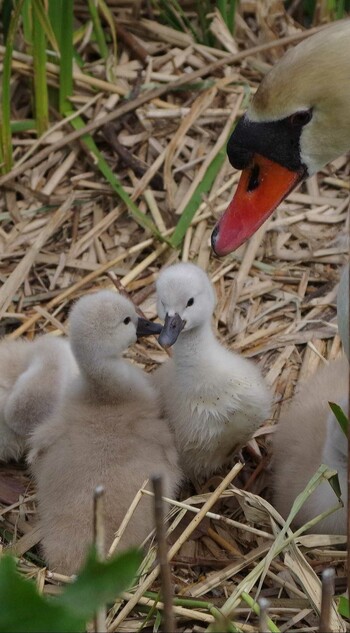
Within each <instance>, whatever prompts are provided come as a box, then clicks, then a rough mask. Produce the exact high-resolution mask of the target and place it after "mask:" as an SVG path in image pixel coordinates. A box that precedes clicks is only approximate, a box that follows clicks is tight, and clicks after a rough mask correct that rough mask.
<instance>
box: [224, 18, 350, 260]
mask: <svg viewBox="0 0 350 633" xmlns="http://www.w3.org/2000/svg"><path fill="white" fill-rule="evenodd" d="M349 60H350V20H343V21H340V22H337V23H336V24H333V25H332V26H330V27H329V28H327V29H324V30H322V31H320V32H319V33H317V34H316V35H314V36H312V37H310V38H309V39H307V40H305V41H303V42H302V43H300V44H299V45H298V46H296V47H295V48H293V49H290V50H288V51H287V53H286V54H285V55H284V57H282V59H281V60H280V61H279V62H278V63H277V64H276V65H275V66H274V67H273V68H272V69H271V71H270V72H269V73H268V74H267V75H266V77H265V78H264V79H263V81H262V83H261V84H260V86H259V89H258V90H257V92H256V94H255V96H254V98H253V100H252V103H251V105H250V107H249V109H248V111H247V112H246V113H245V114H244V116H243V117H242V118H241V119H240V121H239V123H238V124H237V126H236V128H235V130H234V132H233V134H232V136H231V138H230V139H229V142H228V145H227V153H228V157H229V160H230V162H231V164H232V165H233V167H235V168H236V169H242V170H243V172H242V175H241V178H240V181H239V184H238V188H237V191H236V194H235V196H234V198H233V200H232V202H231V203H230V204H229V206H228V208H227V210H226V211H225V213H224V214H223V216H222V217H221V218H220V220H219V221H218V223H217V225H216V227H215V229H214V231H213V234H212V246H213V249H214V251H215V253H216V254H217V255H220V256H221V255H226V254H227V253H230V252H231V251H233V250H235V249H236V248H237V247H238V246H240V245H241V244H242V243H243V242H244V241H245V240H246V239H248V238H249V237H250V236H251V235H252V234H253V233H254V232H255V231H256V230H257V229H258V228H259V226H260V225H261V224H262V223H263V222H264V221H265V220H266V219H267V218H268V217H269V215H270V214H271V213H272V212H273V211H274V209H275V208H276V207H277V206H278V204H279V203H280V202H281V201H282V200H283V199H284V198H285V197H286V196H287V195H288V193H289V192H290V191H291V190H292V189H293V188H294V187H295V186H296V185H297V184H298V183H299V182H300V180H302V179H303V178H307V177H308V176H311V175H312V174H314V173H316V172H317V171H318V170H319V169H321V168H322V167H324V165H326V164H327V163H329V162H330V161H332V160H334V159H335V158H337V157H338V156H341V155H342V154H344V153H345V152H346V151H348V150H349V148H350V62H349Z"/></svg>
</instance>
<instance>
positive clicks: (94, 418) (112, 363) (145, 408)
mask: <svg viewBox="0 0 350 633" xmlns="http://www.w3.org/2000/svg"><path fill="white" fill-rule="evenodd" d="M138 325H139V326H141V327H142V326H143V325H144V323H143V321H142V320H140V319H139V320H138V317H137V314H136V312H135V309H134V306H133V305H132V303H131V302H130V301H129V300H128V299H126V298H125V297H123V296H121V295H118V294H117V293H115V292H111V291H108V290H104V291H100V292H97V293H96V294H92V295H89V296H86V297H84V298H82V299H80V300H79V301H78V302H77V303H76V305H75V306H74V308H73V309H72V312H71V315H70V341H71V346H72V349H73V353H74V355H75V357H76V360H77V362H78V365H79V368H80V372H81V375H80V376H79V377H78V378H77V380H76V381H75V382H74V383H73V384H72V388H71V390H70V391H69V392H66V396H65V398H64V400H63V401H62V403H61V406H60V408H59V410H58V411H57V412H56V413H55V415H53V416H52V418H51V419H50V420H49V421H48V422H47V423H45V424H43V425H41V426H40V427H38V428H37V429H36V430H35V432H34V434H33V436H32V438H31V447H32V450H31V453H30V454H29V462H30V463H31V468H32V471H33V473H34V476H35V479H36V483H37V497H38V509H39V516H40V526H41V533H42V546H43V551H44V556H45V558H46V561H47V562H48V564H49V566H50V568H51V569H55V570H57V571H60V572H63V573H66V574H71V573H74V572H76V571H77V569H78V568H79V566H80V565H81V563H82V561H83V560H84V557H85V555H86V551H87V548H88V547H89V545H90V544H91V542H92V538H93V492H94V489H95V487H96V486H98V485H102V486H103V487H104V489H105V497H104V522H105V531H106V547H107V548H109V546H110V545H111V543H112V541H113V537H114V534H115V531H116V530H117V529H118V527H119V525H120V523H121V521H122V519H123V518H124V515H125V513H126V511H127V509H128V507H129V505H130V503H131V502H132V500H133V498H134V496H135V494H136V492H137V491H138V489H139V488H140V487H141V485H142V483H143V482H144V480H145V479H147V478H148V477H150V476H151V475H152V474H153V473H157V474H160V475H162V476H163V478H164V493H165V495H166V496H170V497H171V496H173V495H174V494H175V491H176V488H177V485H178V483H179V481H180V478H181V473H180V470H179V468H178V465H177V454H176V450H175V447H174V440H173V438H172V435H171V433H170V431H169V429H168V427H167V424H166V423H165V421H164V420H163V419H162V418H161V416H160V413H159V407H158V404H157V398H156V393H155V390H154V388H153V387H152V384H151V381H150V379H149V377H148V376H147V374H145V373H144V372H143V371H141V370H140V369H138V368H137V367H135V366H133V365H132V364H131V363H129V362H128V361H126V360H123V358H122V353H123V351H124V350H126V349H127V347H128V346H129V345H132V344H133V343H135V341H136V332H137V329H138ZM142 329H143V328H142ZM146 329H147V333H151V331H152V330H151V329H150V328H149V327H147V328H146ZM156 331H159V329H157V328H156ZM152 526H153V510H152V499H151V498H149V497H147V498H143V499H142V500H141V502H140V505H139V506H138V508H137V510H136V512H135V514H134V515H133V517H132V519H131V522H130V523H129V525H128V527H127V530H126V532H125V533H124V535H123V537H122V539H121V541H120V545H121V547H128V546H131V545H139V544H141V542H142V541H143V539H144V538H145V537H146V536H147V534H148V533H149V532H150V531H151V530H152Z"/></svg>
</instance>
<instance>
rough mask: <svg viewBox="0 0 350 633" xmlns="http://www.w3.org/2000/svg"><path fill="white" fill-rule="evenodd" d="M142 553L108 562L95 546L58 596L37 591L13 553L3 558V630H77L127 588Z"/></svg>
mask: <svg viewBox="0 0 350 633" xmlns="http://www.w3.org/2000/svg"><path fill="white" fill-rule="evenodd" d="M141 559H142V556H141V553H140V552H138V551H136V550H131V551H128V552H125V553H123V554H120V555H119V556H116V557H114V558H111V559H109V560H107V561H103V562H100V561H99V560H97V558H96V553H95V549H94V548H93V549H92V550H91V552H90V553H89V556H88V558H87V561H86V563H85V565H84V567H83V568H82V570H81V572H80V573H79V574H78V576H77V578H76V580H75V581H74V582H73V583H72V584H70V585H67V587H66V588H65V589H64V591H63V592H62V594H60V595H59V596H57V597H56V598H51V597H46V596H43V595H41V594H39V592H38V591H37V588H36V585H35V583H34V582H33V581H31V580H26V579H25V578H23V576H21V574H19V573H18V571H17V569H16V563H15V561H14V559H13V558H12V557H11V556H7V555H5V556H3V557H2V558H1V559H0V605H1V608H0V633H5V631H6V632H8V633H20V632H22V631H26V633H42V632H44V631H47V633H54V632H55V633H66V632H67V633H68V632H69V631H70V632H72V633H78V632H80V631H84V630H85V628H86V623H87V622H88V621H89V620H90V619H91V618H92V617H93V615H94V613H95V612H96V610H97V609H98V608H99V607H100V606H102V605H103V604H105V603H106V602H108V601H110V600H112V599H114V598H115V597H116V596H117V595H118V594H120V593H122V592H123V591H125V590H126V589H128V588H129V587H130V585H131V583H132V581H133V579H134V578H135V575H136V572H137V569H138V567H139V565H140V563H141Z"/></svg>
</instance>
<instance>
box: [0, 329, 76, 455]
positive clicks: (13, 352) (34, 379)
mask: <svg viewBox="0 0 350 633" xmlns="http://www.w3.org/2000/svg"><path fill="white" fill-rule="evenodd" d="M77 373H78V368H77V365H76V362H75V359H74V356H73V354H72V352H71V350H70V346H69V343H68V342H67V341H66V340H64V339H62V338H58V337H55V336H51V335H49V334H47V335H45V336H41V337H38V338H37V339H36V340H35V341H26V340H22V339H21V340H18V341H8V340H3V341H1V343H0V460H8V459H19V458H20V457H21V456H22V455H23V453H24V451H25V448H26V442H27V438H28V435H29V433H30V432H31V431H32V430H33V428H34V427H35V426H36V425H37V424H39V423H40V422H42V421H43V420H45V419H46V418H47V417H49V415H51V413H52V412H53V411H54V409H55V407H56V406H57V404H58V402H59V400H60V398H61V397H62V394H63V392H64V389H65V387H66V385H67V383H69V382H70V380H71V378H72V376H73V375H74V374H77Z"/></svg>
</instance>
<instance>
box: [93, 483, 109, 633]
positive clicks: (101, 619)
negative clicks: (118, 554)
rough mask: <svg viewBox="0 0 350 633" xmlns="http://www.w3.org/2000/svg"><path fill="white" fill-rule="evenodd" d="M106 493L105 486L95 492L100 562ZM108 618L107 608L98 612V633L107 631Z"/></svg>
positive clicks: (102, 555)
mask: <svg viewBox="0 0 350 633" xmlns="http://www.w3.org/2000/svg"><path fill="white" fill-rule="evenodd" d="M104 492H105V490H104V487H103V486H96V488H95V490H94V513H93V535H94V544H95V547H96V555H97V558H98V559H99V560H103V559H104V557H105V525H104V518H103V503H104ZM106 616H107V611H106V606H105V605H103V606H102V607H100V608H99V610H98V611H97V612H96V615H95V618H94V630H95V632H96V633H105V632H106V631H107V628H106Z"/></svg>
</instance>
